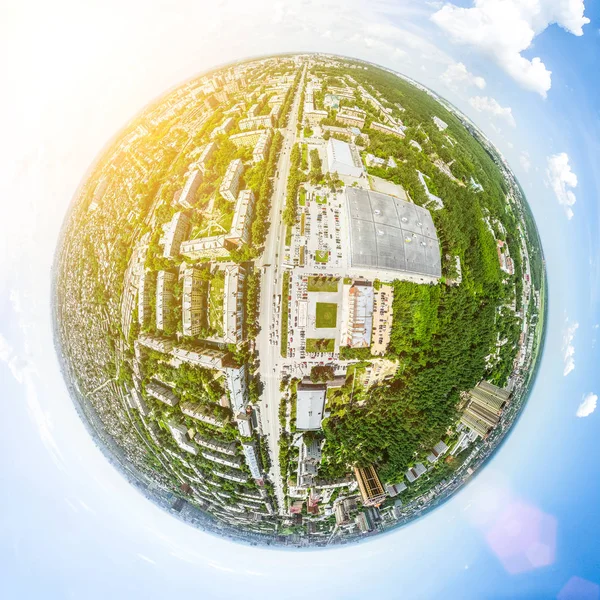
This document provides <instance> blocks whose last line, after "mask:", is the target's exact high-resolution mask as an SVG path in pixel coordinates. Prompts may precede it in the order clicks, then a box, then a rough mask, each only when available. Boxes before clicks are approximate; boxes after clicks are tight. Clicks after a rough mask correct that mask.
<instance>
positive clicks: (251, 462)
mask: <svg viewBox="0 0 600 600" xmlns="http://www.w3.org/2000/svg"><path fill="white" fill-rule="evenodd" d="M242 450H243V451H244V456H245V457H246V464H247V465H248V468H249V469H250V474H251V475H252V477H253V478H254V479H260V478H261V477H262V473H261V471H260V465H259V462H258V453H257V452H256V446H255V445H254V444H253V443H251V442H242Z"/></svg>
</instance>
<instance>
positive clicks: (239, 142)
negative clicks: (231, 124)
mask: <svg viewBox="0 0 600 600" xmlns="http://www.w3.org/2000/svg"><path fill="white" fill-rule="evenodd" d="M264 133H265V130H264V129H252V130H250V131H242V132H240V133H234V134H233V135H231V136H229V139H230V140H231V141H232V142H233V143H234V144H235V145H236V147H237V148H240V147H242V146H254V145H255V144H256V143H257V142H258V140H259V139H260V138H261V136H262V135H264Z"/></svg>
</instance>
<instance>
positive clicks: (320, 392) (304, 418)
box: [296, 383, 327, 431]
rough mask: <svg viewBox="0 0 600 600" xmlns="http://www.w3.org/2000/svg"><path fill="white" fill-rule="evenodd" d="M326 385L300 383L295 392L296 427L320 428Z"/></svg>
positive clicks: (306, 428)
mask: <svg viewBox="0 0 600 600" xmlns="http://www.w3.org/2000/svg"><path fill="white" fill-rule="evenodd" d="M326 393H327V386H326V385H324V384H315V383H300V384H299V385H298V388H297V392H296V429H297V430H299V431H316V430H318V429H321V421H322V420H323V410H324V408H325V395H326Z"/></svg>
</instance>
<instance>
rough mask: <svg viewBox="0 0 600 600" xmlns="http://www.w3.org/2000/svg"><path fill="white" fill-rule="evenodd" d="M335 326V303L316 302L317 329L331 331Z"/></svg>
mask: <svg viewBox="0 0 600 600" xmlns="http://www.w3.org/2000/svg"><path fill="white" fill-rule="evenodd" d="M336 324H337V304H336V303H335V302H317V315H316V327H317V329H331V328H333V327H335V326H336Z"/></svg>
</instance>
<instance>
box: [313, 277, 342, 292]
mask: <svg viewBox="0 0 600 600" xmlns="http://www.w3.org/2000/svg"><path fill="white" fill-rule="evenodd" d="M338 282H339V279H338V278H337V277H315V276H314V275H313V276H311V277H309V278H308V286H307V289H308V291H309V292H337V291H338Z"/></svg>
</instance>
